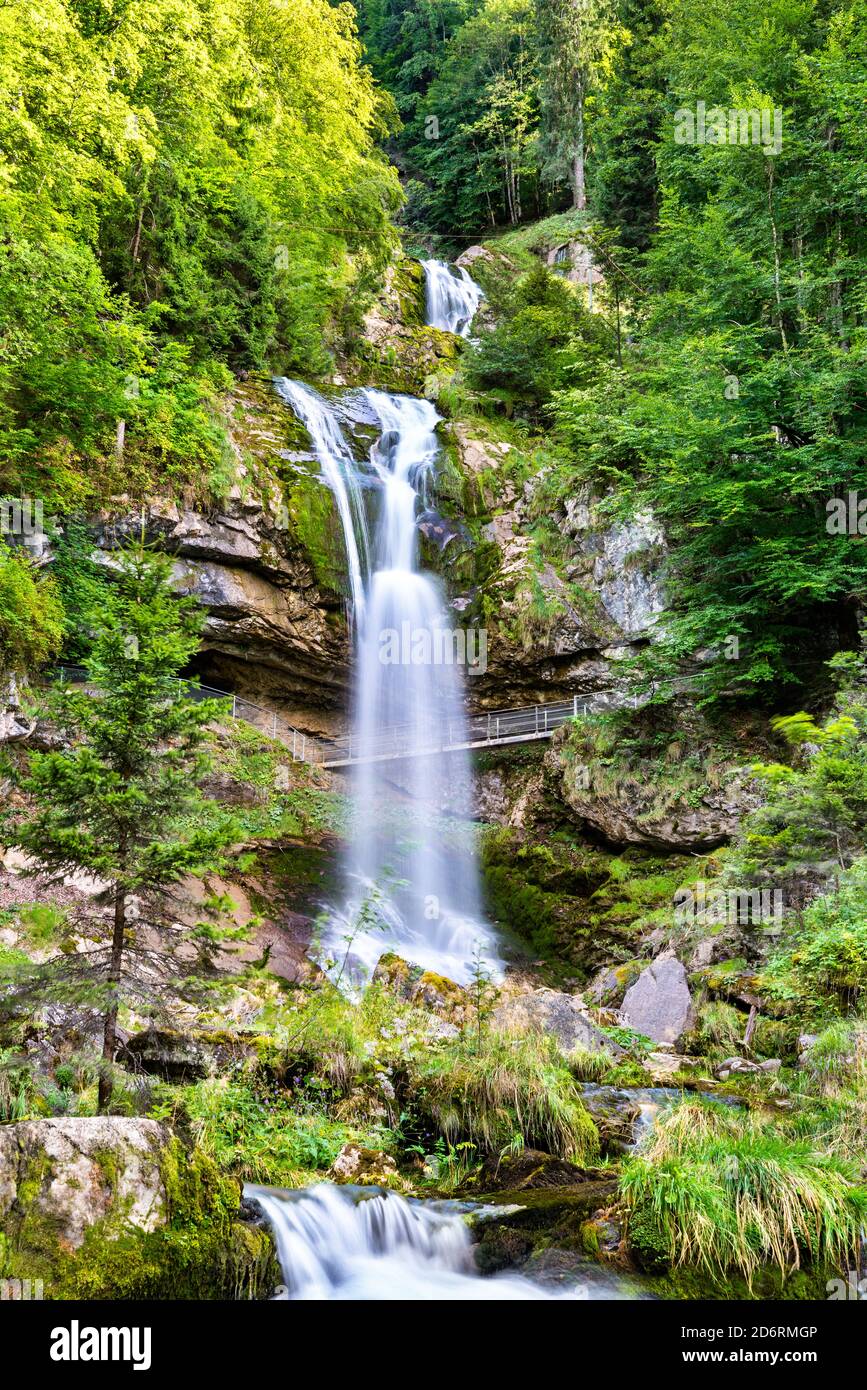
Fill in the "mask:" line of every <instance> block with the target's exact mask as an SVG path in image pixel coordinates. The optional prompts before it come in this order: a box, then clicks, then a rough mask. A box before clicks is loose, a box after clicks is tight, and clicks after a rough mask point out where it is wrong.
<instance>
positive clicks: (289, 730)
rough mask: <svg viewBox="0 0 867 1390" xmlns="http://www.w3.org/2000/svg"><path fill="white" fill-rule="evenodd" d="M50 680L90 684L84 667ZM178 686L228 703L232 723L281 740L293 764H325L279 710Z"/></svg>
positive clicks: (319, 749) (319, 748)
mask: <svg viewBox="0 0 867 1390" xmlns="http://www.w3.org/2000/svg"><path fill="white" fill-rule="evenodd" d="M49 676H50V677H53V678H54V679H55V680H57V681H59V682H60V683H61V684H63V683H64V682H67V681H68V682H69V683H71V684H74V685H84V684H86V683H87V671H86V669H85V668H84V667H83V666H57V667H55V668H54V670H53V671H51V672H49ZM178 685H180V686H182V687H183V688H184V690H185V692H186V694H187V696H188V698H189V699H191V700H225V702H226V704H227V705H231V708H229V709H227V711H226V713H227V714H229V715H230V716H231V718H232V719H241V720H243V722H244V723H245V724H250V725H252V727H253V728H255V729H258V730H259V731H260V732H261V733H263V734H266V735H267V736H268V737H269V738H276V739H279V741H280V742H281V743H283V744H285V746H286V747H287V748H288V749H289V752H290V753H291V754H292V758H293V761H295V762H303V763H322V762H323V760H324V754H325V748H324V745H322V744H320V743H319V741H318V740H317V739H314V738H311V736H310V735H309V734H305V733H304V732H303V731H302V730H301V729H296V728H295V726H294V725H293V724H290V723H289V722H288V720H286V719H284V718H283V716H282V715H280V714H278V713H277V711H276V710H272V709H265V707H264V706H263V705H254V704H253V702H252V700H244V699H242V697H241V696H240V695H233V694H232V692H231V690H218V689H216V687H215V686H212V685H198V684H193V683H192V682H190V681H185V680H184V679H183V678H182V677H179V678H178Z"/></svg>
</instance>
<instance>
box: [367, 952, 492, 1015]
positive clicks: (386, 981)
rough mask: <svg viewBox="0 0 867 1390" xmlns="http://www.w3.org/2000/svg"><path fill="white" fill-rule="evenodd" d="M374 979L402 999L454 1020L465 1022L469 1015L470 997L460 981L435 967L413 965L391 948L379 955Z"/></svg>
mask: <svg viewBox="0 0 867 1390" xmlns="http://www.w3.org/2000/svg"><path fill="white" fill-rule="evenodd" d="M373 979H374V981H375V982H377V983H379V984H382V985H385V987H386V988H387V989H388V990H389V992H390V993H392V994H396V995H397V997H398V998H399V999H405V1000H406V1001H407V1003H409V1004H416V1005H418V1006H419V1008H424V1009H430V1010H431V1011H432V1012H433V1013H435V1014H439V1015H440V1017H442V1018H445V1019H446V1020H447V1021H448V1022H449V1023H451V1024H459V1023H462V1022H464V1021H465V1020H466V1019H467V1018H469V1016H470V998H469V995H468V994H467V992H466V990H465V989H463V988H462V986H461V985H459V984H456V983H455V981H454V980H450V979H448V977H447V976H445V975H437V974H436V973H435V972H434V971H433V970H423V969H422V967H421V966H420V965H411V964H410V963H409V961H406V960H404V959H403V957H402V956H398V955H395V954H394V953H393V952H391V951H389V952H387V953H386V954H385V955H384V956H381V957H380V959H379V962H378V964H377V967H376V969H375V970H374V972H373Z"/></svg>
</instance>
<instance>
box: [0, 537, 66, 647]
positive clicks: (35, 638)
mask: <svg viewBox="0 0 867 1390" xmlns="http://www.w3.org/2000/svg"><path fill="white" fill-rule="evenodd" d="M62 636H63V609H62V607H61V604H60V600H59V598H58V594H57V586H56V585H55V583H54V582H53V581H52V579H51V578H50V577H48V576H47V575H45V574H44V573H42V572H40V571H39V570H38V569H37V568H36V566H35V565H34V564H33V563H32V562H31V561H30V559H29V558H28V557H27V556H26V555H24V554H22V553H21V552H20V551H17V550H12V549H10V548H9V547H8V546H6V545H5V544H3V543H2V542H0V674H3V673H8V672H17V673H24V672H26V671H31V670H33V669H34V667H38V666H41V665H42V664H43V663H44V662H45V661H47V660H48V659H49V657H51V656H53V655H54V653H55V652H56V651H57V650H58V648H59V646H60V643H61V639H62Z"/></svg>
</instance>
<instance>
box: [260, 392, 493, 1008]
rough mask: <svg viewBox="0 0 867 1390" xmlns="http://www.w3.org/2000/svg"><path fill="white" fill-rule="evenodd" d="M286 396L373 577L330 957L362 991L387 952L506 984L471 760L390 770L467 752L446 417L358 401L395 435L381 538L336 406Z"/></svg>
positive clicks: (356, 558) (362, 585)
mask: <svg viewBox="0 0 867 1390" xmlns="http://www.w3.org/2000/svg"><path fill="white" fill-rule="evenodd" d="M278 390H279V391H280V394H281V395H282V396H283V398H284V399H285V400H286V401H287V402H288V403H289V404H290V405H292V407H293V409H294V410H295V411H296V413H297V414H298V415H299V416H300V418H301V419H302V420H303V422H304V423H305V425H306V426H307V429H308V431H309V433H310V437H311V440H312V443H313V448H314V451H315V453H316V456H317V458H318V459H319V460H320V462H321V464H322V471H323V476H324V477H325V479H326V481H327V482H328V483H329V485H330V486H331V488H332V491H333V492H334V496H335V503H336V506H337V511H338V514H339V516H340V520H341V524H342V525H343V527H344V535H345V539H346V553H347V557H348V562H349V566H350V572H351V574H352V568H353V565H357V567H358V575H359V578H358V581H357V583H356V580H355V579H352V591H353V602H354V606H355V613H356V622H355V638H356V658H355V681H354V697H353V708H352V748H353V752H354V755H355V756H356V757H357V758H359V759H360V761H358V762H357V763H356V764H355V766H354V778H353V793H354V804H355V822H354V827H353V832H352V835H351V841H350V844H349V848H348V851H347V855H346V864H345V868H346V871H347V882H348V898H347V901H346V903H345V904H344V906H343V907H342V908H332V909H331V910H330V912H329V914H328V915H329V923H328V925H327V927H326V929H325V932H324V936H323V940H322V942H321V945H320V956H321V958H322V959H323V960H324V961H326V962H331V966H330V968H331V969H332V973H334V972H335V971H336V972H338V973H339V974H340V976H341V979H342V980H344V981H345V982H346V983H347V984H348V985H350V986H355V987H357V986H360V985H362V984H363V983H364V982H365V981H366V980H367V979H369V977H370V974H371V972H372V970H373V969H374V967H375V965H376V962H377V961H378V960H379V958H380V956H381V955H382V954H383V953H384V952H386V951H395V952H397V953H398V954H399V955H401V956H403V957H404V959H406V960H408V961H410V962H411V963H413V964H415V965H419V966H421V967H422V968H423V969H426V970H434V971H436V972H437V973H438V974H443V975H446V976H448V977H449V978H450V979H453V980H456V981H458V982H459V983H463V984H466V983H467V982H468V981H469V979H470V978H471V976H472V972H473V969H474V963H473V957H474V954H475V955H476V956H477V957H478V958H480V959H481V960H482V961H483V962H484V964H485V966H486V968H487V969H488V970H489V971H490V972H491V973H492V974H496V973H498V971H499V960H498V957H497V954H496V951H495V948H494V946H493V944H492V940H491V937H492V933H491V930H490V928H489V927H488V926H487V925H486V924H485V923H484V922H483V919H482V914H481V905H480V892H479V882H478V868H477V863H476V857H475V845H474V844H473V843H470V844H464V845H463V846H462V845H460V844H458V845H456V844H454V843H453V841H455V840H456V839H458V840H459V839H460V838H461V834H463V838H464V840H468V839H469V840H472V835H471V815H472V808H471V805H470V795H471V768H470V763H469V755H468V753H467V752H466V751H464V752H460V751H454V752H449V753H448V754H442V753H430V752H429V753H427V754H425V755H423V756H416V757H410V758H404V759H401V760H400V762H399V764H395V763H389V762H388V761H387V760H385V759H387V755H388V752H389V748H390V743H389V736H390V734H391V733H392V731H393V730H395V729H400V730H401V735H402V743H403V745H404V746H406V743H407V741H408V743H409V745H410V746H414V747H425V748H428V749H437V748H441V747H442V746H443V745H444V744H449V745H454V744H461V743H465V742H466V716H465V713H464V701H463V693H464V692H463V677H462V672H461V660H460V658H461V655H462V653H461V639H462V638H463V637H464V634H463V633H462V632H461V631H460V630H459V629H451V628H450V627H449V625H448V619H447V613H446V606H445V602H444V598H443V595H442V592H441V590H440V587H439V585H438V583H437V582H436V581H435V579H434V578H433V577H432V576H431V575H428V574H424V573H422V572H421V571H420V570H419V562H418V527H417V516H418V513H419V510H420V508H422V507H423V506H424V505H425V501H426V492H427V488H428V483H429V480H430V477H431V474H432V471H433V468H434V466H435V462H436V458H437V454H438V450H439V445H438V441H437V436H436V426H437V423H438V420H439V416H438V415H437V412H436V410H435V408H434V406H433V405H432V404H431V403H430V402H429V401H426V400H416V399H414V398H413V397H411V396H402V395H389V394H387V393H385V392H382V391H373V390H360V391H355V392H349V393H347V394H346V395H344V396H343V397H342V399H341V402H340V411H341V412H342V413H343V414H344V416H346V415H349V417H350V418H354V419H357V420H359V421H365V422H367V421H370V420H371V419H372V420H374V421H375V422H376V424H377V426H378V428H379V437H378V439H377V441H376V443H375V444H374V446H373V448H372V450H371V454H370V461H369V468H368V470H367V474H366V483H367V486H366V488H365V490H366V491H367V493H368V496H369V497H370V500H371V510H372V512H373V513H374V515H373V517H372V519H371V524H370V527H369V536H368V526H367V523H366V522H365V519H364V508H363V498H362V486H361V483H360V481H359V465H358V464H357V463H356V462H355V461H354V459H353V456H352V450H351V449H350V446H349V444H348V442H347V440H346V438H345V436H344V434H343V431H342V429H341V424H340V417H339V413H338V410H337V408H336V406H335V405H333V404H331V403H329V402H328V401H326V400H325V399H323V397H321V396H319V395H318V394H317V393H316V392H315V391H313V390H312V389H311V388H310V387H308V386H303V385H301V384H300V383H298V382H288V381H282V382H280V383H279V384H278ZM371 481H372V483H373V486H372V487H371V486H370V484H371ZM466 655H467V648H466V643H465V642H464V646H463V656H464V658H466ZM395 782H398V783H399V788H400V790H399V793H398V794H396V793H395V787H394V783H395Z"/></svg>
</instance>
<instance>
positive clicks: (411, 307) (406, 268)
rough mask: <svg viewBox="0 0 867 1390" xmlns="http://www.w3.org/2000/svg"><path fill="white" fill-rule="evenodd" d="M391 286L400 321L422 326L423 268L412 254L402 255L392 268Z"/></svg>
mask: <svg viewBox="0 0 867 1390" xmlns="http://www.w3.org/2000/svg"><path fill="white" fill-rule="evenodd" d="M391 288H392V290H393V292H394V294H395V296H396V298H397V303H398V309H399V312H400V319H401V322H402V323H404V324H406V325H409V326H413V327H422V326H423V325H424V321H425V312H426V304H425V275H424V268H423V267H422V265H421V264H420V262H419V261H417V260H415V259H413V257H412V256H402V257H401V258H400V260H399V261H397V262H396V263H395V265H394V268H393V270H392V279H391Z"/></svg>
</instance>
